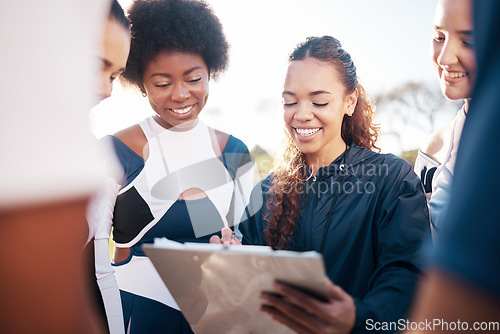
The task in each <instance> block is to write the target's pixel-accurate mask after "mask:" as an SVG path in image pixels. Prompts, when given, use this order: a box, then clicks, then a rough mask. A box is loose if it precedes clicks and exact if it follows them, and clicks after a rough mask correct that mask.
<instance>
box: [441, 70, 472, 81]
mask: <svg viewBox="0 0 500 334" xmlns="http://www.w3.org/2000/svg"><path fill="white" fill-rule="evenodd" d="M444 75H445V76H446V77H447V78H453V79H454V78H461V77H464V76H466V75H467V73H464V72H451V73H450V72H446V71H444Z"/></svg>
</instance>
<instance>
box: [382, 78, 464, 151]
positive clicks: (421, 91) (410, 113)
mask: <svg viewBox="0 0 500 334" xmlns="http://www.w3.org/2000/svg"><path fill="white" fill-rule="evenodd" d="M374 100H375V104H376V107H377V109H376V110H377V115H378V116H379V117H380V119H381V120H382V121H383V122H382V123H383V124H382V135H384V134H385V135H392V136H394V138H395V139H396V141H397V142H398V144H399V146H400V148H403V145H402V141H403V139H404V137H405V135H407V134H408V128H409V127H411V128H413V130H415V129H416V130H420V131H422V132H424V133H426V134H427V135H428V134H431V133H432V132H434V131H435V130H436V129H437V128H438V127H439V126H441V125H444V124H442V122H441V123H440V122H439V120H440V119H443V118H447V119H451V118H452V117H453V115H454V114H455V113H456V112H457V110H458V109H459V108H460V106H461V104H462V103H463V101H461V100H460V101H450V100H447V99H446V98H445V97H444V96H443V95H442V94H441V90H440V89H439V87H436V85H432V84H428V83H424V82H412V81H410V82H407V83H405V84H404V85H402V86H400V87H397V88H395V89H393V90H391V91H388V92H385V93H381V94H378V95H376V96H375V98H374Z"/></svg>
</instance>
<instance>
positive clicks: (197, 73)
mask: <svg viewBox="0 0 500 334" xmlns="http://www.w3.org/2000/svg"><path fill="white" fill-rule="evenodd" d="M208 78H209V73H208V69H207V65H206V64H205V61H204V60H203V58H202V57H201V56H200V55H198V54H191V53H183V52H172V51H162V52H159V53H158V55H156V57H154V58H153V59H152V60H151V61H150V62H149V63H148V64H147V65H146V68H145V70H144V76H143V88H142V89H141V90H142V91H143V92H144V93H146V94H147V96H148V99H149V103H150V104H151V107H152V108H153V110H154V111H155V112H156V114H157V116H156V117H155V119H156V120H157V122H158V123H159V124H160V125H161V126H163V127H165V128H167V129H168V128H171V127H173V126H179V125H182V124H184V123H186V124H188V122H190V121H194V120H196V119H197V118H198V115H199V113H200V112H201V110H202V109H203V107H204V106H205V103H206V102H207V99H208Z"/></svg>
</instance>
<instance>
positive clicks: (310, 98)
mask: <svg viewBox="0 0 500 334" xmlns="http://www.w3.org/2000/svg"><path fill="white" fill-rule="evenodd" d="M289 60H290V65H289V67H288V72H287V75H286V79H285V84H284V91H283V100H284V101H283V103H284V119H285V125H286V139H285V141H284V145H283V153H282V154H281V155H280V156H279V158H278V159H277V161H276V165H275V168H274V170H273V171H272V173H271V174H270V175H269V176H268V177H266V178H265V179H264V180H262V181H261V183H260V184H259V185H258V186H257V187H256V188H255V189H254V192H253V194H252V198H251V202H250V205H249V207H248V210H247V214H248V219H246V220H245V221H244V222H243V223H242V224H240V231H241V232H242V234H243V240H242V241H243V243H244V244H253V245H269V246H272V247H273V248H274V249H288V250H295V251H309V250H315V251H318V252H320V253H322V254H323V257H324V261H325V266H326V273H327V275H328V277H329V279H330V280H331V281H333V282H334V283H335V284H333V283H331V282H329V290H330V295H331V300H330V302H328V303H323V302H319V301H317V300H315V299H314V298H312V297H309V296H307V295H305V294H304V293H301V292H300V291H297V290H295V289H292V288H291V287H288V286H284V285H282V284H276V286H275V288H276V290H277V291H278V292H279V293H281V294H282V295H284V296H286V297H287V298H284V299H282V298H276V296H274V295H268V294H263V296H262V298H263V301H264V304H265V306H263V311H264V312H266V313H269V314H271V316H272V317H273V318H275V319H276V320H277V321H280V322H282V323H283V324H285V325H287V326H289V327H291V328H292V329H294V330H296V331H297V332H299V333H316V332H332V333H351V332H353V333H360V332H365V331H366V330H368V329H369V327H370V326H371V325H372V322H373V324H379V323H383V322H387V323H389V322H391V321H398V320H399V319H404V317H405V314H406V311H407V308H408V305H409V304H410V301H411V299H412V295H413V290H414V286H415V283H416V281H417V278H418V276H419V274H420V270H421V255H422V254H421V251H422V249H421V248H422V244H423V243H424V242H425V241H426V240H427V239H428V238H429V237H430V230H429V216H428V212H427V207H426V201H425V196H424V193H423V190H422V186H421V184H420V183H419V179H418V177H417V176H416V175H415V173H414V172H413V170H412V167H411V165H410V164H409V163H407V162H405V161H404V160H403V159H400V158H398V157H396V156H394V155H392V154H380V153H377V152H374V150H376V146H375V142H376V139H377V136H378V129H377V127H376V126H375V125H374V124H373V118H374V111H373V107H372V105H371V104H370V101H369V99H368V96H367V95H366V93H365V91H364V89H363V87H362V86H361V85H360V84H359V82H358V78H357V75H356V68H355V67H354V64H353V62H352V60H351V57H350V55H349V54H348V53H347V52H346V51H345V50H343V49H342V47H341V45H340V43H339V41H338V40H336V39H335V38H333V37H330V36H323V37H311V38H308V39H307V40H306V41H305V42H304V43H302V44H300V45H299V46H298V47H297V48H296V49H295V50H294V51H293V53H292V54H291V55H290V58H289ZM259 204H261V205H259ZM379 327H380V326H379ZM379 327H377V329H378V330H379V329H381V328H379ZM372 329H373V328H372ZM327 330H330V331H327ZM388 331H390V329H389V330H388Z"/></svg>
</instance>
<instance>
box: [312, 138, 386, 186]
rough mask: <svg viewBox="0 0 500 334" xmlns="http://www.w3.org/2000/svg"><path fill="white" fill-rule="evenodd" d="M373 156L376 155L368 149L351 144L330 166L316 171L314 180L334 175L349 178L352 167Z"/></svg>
mask: <svg viewBox="0 0 500 334" xmlns="http://www.w3.org/2000/svg"><path fill="white" fill-rule="evenodd" d="M374 155H377V153H376V152H373V151H371V150H369V149H366V148H362V147H359V146H357V145H356V144H351V145H350V146H349V148H348V149H347V150H346V151H345V152H344V153H342V154H341V155H340V156H338V157H337V158H336V159H335V160H334V161H333V162H332V163H331V164H329V165H328V166H325V167H321V168H320V169H318V172H317V173H316V180H323V179H325V178H328V177H331V176H334V175H343V176H351V175H352V174H353V170H354V168H353V167H354V166H356V165H358V164H360V163H362V162H363V161H365V160H367V159H369V158H371V157H373V156H374ZM341 165H343V167H341ZM307 172H308V173H309V174H310V173H311V169H310V168H309V167H308V170H307ZM311 179H312V178H311Z"/></svg>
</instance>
